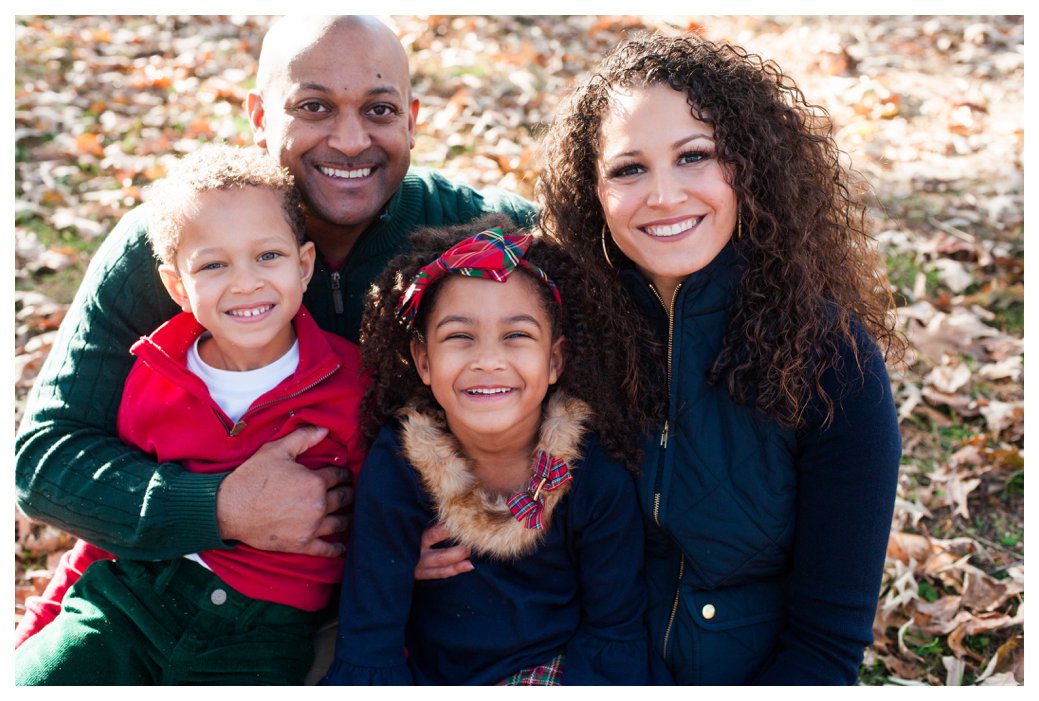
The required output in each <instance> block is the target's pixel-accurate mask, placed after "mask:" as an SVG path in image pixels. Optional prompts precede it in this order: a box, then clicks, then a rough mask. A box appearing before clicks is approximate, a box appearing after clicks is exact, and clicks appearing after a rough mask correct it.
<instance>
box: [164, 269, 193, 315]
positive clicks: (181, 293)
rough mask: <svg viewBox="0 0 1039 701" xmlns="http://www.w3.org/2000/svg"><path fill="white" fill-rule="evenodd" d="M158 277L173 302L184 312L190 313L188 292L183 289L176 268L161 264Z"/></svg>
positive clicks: (182, 282) (182, 283)
mask: <svg viewBox="0 0 1039 701" xmlns="http://www.w3.org/2000/svg"><path fill="white" fill-rule="evenodd" d="M159 277H160V278H161V279H162V284H163V287H165V288H166V291H167V292H169V293H170V297H172V298H173V301H174V302H176V303H177V305H178V306H179V307H180V308H181V309H183V310H184V311H186V312H190V311H191V301H190V300H189V299H188V291H187V290H186V289H185V288H184V280H182V279H181V277H180V273H178V272H177V268H176V266H174V265H171V264H170V263H163V264H162V265H160V266H159Z"/></svg>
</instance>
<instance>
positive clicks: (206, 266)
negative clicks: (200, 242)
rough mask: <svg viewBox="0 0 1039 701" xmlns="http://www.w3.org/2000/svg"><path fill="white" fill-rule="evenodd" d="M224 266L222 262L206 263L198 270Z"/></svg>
mask: <svg viewBox="0 0 1039 701" xmlns="http://www.w3.org/2000/svg"><path fill="white" fill-rule="evenodd" d="M222 267H224V264H223V263H206V264H204V265H202V266H200V267H199V270H218V269H220V268H222Z"/></svg>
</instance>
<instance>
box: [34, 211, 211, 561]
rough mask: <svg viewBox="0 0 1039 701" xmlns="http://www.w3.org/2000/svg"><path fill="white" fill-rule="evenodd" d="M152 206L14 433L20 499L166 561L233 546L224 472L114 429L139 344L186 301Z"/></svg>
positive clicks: (130, 226) (67, 323)
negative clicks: (186, 462) (169, 276)
mask: <svg viewBox="0 0 1039 701" xmlns="http://www.w3.org/2000/svg"><path fill="white" fill-rule="evenodd" d="M146 217H147V214H146V209H145V208H143V207H142V208H138V209H136V210H134V211H132V212H130V213H129V214H127V215H126V216H125V217H124V218H123V219H122V221H121V222H120V223H119V225H118V226H117V227H116V228H115V229H114V230H113V231H112V233H111V234H109V236H108V238H107V239H106V240H105V242H104V244H103V245H102V246H101V248H100V249H99V250H98V252H97V253H96V254H95V256H94V258H93V260H92V261H91V263H90V266H89V268H88V270H87V274H86V276H85V278H84V280H83V283H82V284H81V285H80V288H79V291H78V292H77V294H76V297H75V299H74V300H73V302H72V305H71V307H70V309H69V311H68V313H67V315H66V317H65V320H64V321H63V322H62V325H61V328H60V330H59V332H58V335H57V338H56V340H55V343H54V346H53V347H52V349H51V351H50V353H49V355H48V357H47V361H46V362H45V363H44V366H43V368H42V369H41V371H40V374H39V375H38V377H37V379H36V382H35V383H34V386H33V390H32V392H31V393H30V396H29V400H28V403H27V406H26V411H25V416H24V417H23V419H22V422H21V426H20V431H19V433H18V435H17V438H16V442H15V485H16V497H17V502H18V506H19V507H20V508H21V509H22V510H23V511H24V512H25V513H26V515H28V516H29V517H31V518H35V519H39V520H42V521H47V522H49V523H51V524H53V525H55V526H57V527H59V528H62V529H64V530H66V531H69V532H71V533H74V534H76V535H78V536H80V537H82V538H85V539H87V540H89V541H90V542H92V543H94V544H96V545H98V546H99V547H101V548H104V549H105V550H110V551H111V552H113V553H115V554H116V555H118V556H123V557H138V558H142V559H163V558H169V557H175V556H179V555H183V554H185V553H188V552H197V551H202V550H210V549H214V548H221V547H226V544H225V543H224V542H223V541H222V540H221V539H220V537H219V531H218V527H217V522H216V492H217V488H218V487H219V485H220V482H221V480H222V479H223V477H224V475H222V474H219V475H199V474H193V473H189V472H186V471H185V470H183V469H182V468H181V467H180V466H179V465H176V464H172V463H168V464H158V463H156V462H155V461H154V460H151V459H149V458H148V456H146V455H145V454H143V453H141V452H139V451H136V450H133V449H131V448H128V447H127V446H126V445H124V444H123V442H122V441H120V439H119V437H118V435H117V432H116V417H117V414H118V410H119V403H120V400H121V397H122V388H123V383H124V382H125V380H126V377H127V375H128V374H129V372H130V368H131V367H132V366H133V362H134V359H133V356H131V355H130V353H129V348H130V345H131V344H132V343H133V342H134V341H136V340H137V339H138V338H140V337H141V336H143V335H146V334H148V333H150V332H151V331H153V330H154V329H155V328H156V327H157V326H159V325H160V324H161V323H162V322H164V321H166V320H167V319H169V318H170V317H172V316H173V315H174V314H175V313H176V312H177V311H178V310H177V307H176V306H175V305H174V304H173V301H172V300H171V299H170V298H169V295H167V294H166V291H165V289H164V288H163V287H162V284H161V282H160V281H159V278H158V275H157V273H156V265H155V260H154V258H153V257H152V254H151V249H150V247H149V245H148V242H147V238H146V236H145V224H146Z"/></svg>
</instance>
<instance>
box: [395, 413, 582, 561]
mask: <svg viewBox="0 0 1039 701" xmlns="http://www.w3.org/2000/svg"><path fill="white" fill-rule="evenodd" d="M591 416H592V410H591V408H590V407H589V406H588V405H587V404H585V403H584V402H582V401H581V400H579V399H573V398H570V397H566V396H564V395H562V394H561V393H559V392H557V393H555V394H553V395H552V397H551V398H550V399H549V400H548V404H547V406H546V407H545V413H544V416H543V418H542V421H541V428H540V429H539V437H538V445H537V447H536V448H535V449H534V453H533V454H532V455H531V459H533V456H534V455H537V453H538V451H541V450H544V451H545V452H547V453H548V454H549V455H552V456H554V457H557V458H561V459H563V460H565V461H566V463H567V465H568V466H569V467H570V469H571V470H574V468H575V466H576V465H577V462H578V460H579V459H580V457H581V442H582V439H583V438H584V434H585V432H586V431H587V430H588V427H587V422H588V420H589V419H590V418H591ZM400 419H401V424H402V443H403V452H404V457H405V458H407V460H408V461H409V462H410V463H411V465H412V466H413V467H414V468H415V469H416V470H418V473H419V475H420V477H421V478H422V485H423V487H425V489H426V492H427V493H428V494H430V495H431V496H432V498H433V501H434V503H435V505H436V509H437V514H438V516H439V520H440V522H441V523H442V524H443V525H444V526H445V527H446V528H447V529H448V531H449V532H450V533H451V535H453V536H454V537H455V538H456V539H457V540H458V542H459V543H461V544H463V545H466V546H468V547H469V548H470V549H471V550H472V551H473V552H474V553H476V554H479V555H484V556H488V557H494V558H497V559H500V560H511V559H516V558H519V557H522V556H524V555H528V554H530V553H531V552H533V551H534V549H535V548H537V546H538V544H539V543H540V542H541V539H542V538H543V537H544V533H545V532H546V531H547V530H548V528H549V526H550V524H551V519H552V513H553V511H554V510H555V507H556V505H557V504H558V503H559V501H560V500H561V499H562V498H563V497H564V496H565V495H566V494H567V493H568V492H569V491H570V485H571V484H573V482H572V481H570V482H567V483H565V484H563V485H560V486H559V487H558V488H556V489H554V490H552V491H550V492H545V493H544V498H545V510H544V527H543V528H542V529H540V530H539V529H534V528H526V527H524V525H523V524H522V523H520V522H519V521H518V520H517V519H516V517H515V516H513V515H512V512H511V511H510V510H509V507H508V504H507V503H506V502H507V500H508V497H506V496H500V495H495V494H489V493H487V492H486V491H484V489H483V488H482V487H481V486H480V485H479V484H477V482H476V479H475V478H474V477H473V473H472V464H471V462H470V460H469V458H467V457H466V456H465V455H463V454H462V451H461V447H460V446H459V445H458V441H457V440H456V439H455V437H454V436H453V435H452V434H451V433H450V432H449V431H448V430H447V426H446V423H445V422H444V418H443V415H442V414H440V413H439V412H438V415H435V416H433V415H430V414H424V413H420V412H419V411H417V410H416V409H414V408H411V407H409V408H406V409H404V410H403V411H402V412H401V413H400ZM509 496H511V495H509Z"/></svg>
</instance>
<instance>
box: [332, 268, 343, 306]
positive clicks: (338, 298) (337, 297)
mask: <svg viewBox="0 0 1039 701" xmlns="http://www.w3.org/2000/svg"><path fill="white" fill-rule="evenodd" d="M330 277H331V281H332V282H331V284H332V305H333V306H334V307H335V310H336V314H342V313H343V291H342V289H340V287H339V271H338V270H334V271H332V274H331V276H330Z"/></svg>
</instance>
